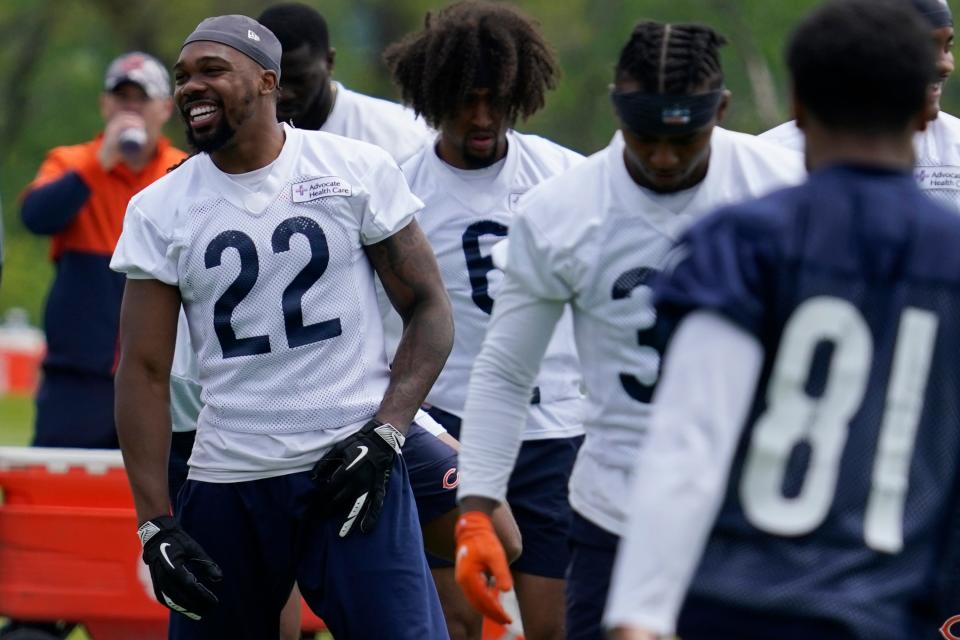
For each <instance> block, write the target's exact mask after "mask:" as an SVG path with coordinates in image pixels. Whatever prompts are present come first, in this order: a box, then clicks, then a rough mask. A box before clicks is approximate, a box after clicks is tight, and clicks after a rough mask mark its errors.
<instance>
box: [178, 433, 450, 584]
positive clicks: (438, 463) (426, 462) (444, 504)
mask: <svg viewBox="0 0 960 640" xmlns="http://www.w3.org/2000/svg"><path fill="white" fill-rule="evenodd" d="M196 436H197V432H196V431H179V432H178V431H174V432H173V438H172V440H171V441H170V463H169V466H168V469H167V472H168V475H167V479H168V483H169V488H170V501H171V502H172V503H173V510H174V513H176V511H177V496H178V495H179V493H180V487H182V486H183V483H184V482H186V481H187V472H188V470H189V467H188V466H187V461H188V460H189V459H190V453H191V452H192V451H193V441H194V440H195V439H196ZM403 458H404V461H405V462H406V465H407V475H409V476H410V486H411V487H412V488H413V497H414V499H415V500H416V502H417V513H418V514H419V517H420V523H421V524H426V523H428V522H430V521H432V520H435V519H436V518H439V517H440V516H442V515H443V514H445V513H447V512H449V511H453V510H454V509H456V508H457V485H458V484H460V477H459V476H458V475H457V452H456V451H455V450H454V449H453V447H451V446H450V445H448V444H447V443H445V442H443V441H442V440H440V439H439V438H437V437H436V436H434V435H433V434H431V433H430V432H429V431H427V430H426V429H424V428H423V427H421V426H420V425H418V424H416V423H414V424H411V425H410V429H409V431H407V440H406V442H405V443H404V445H403ZM433 561H434V558H433V557H432V556H431V563H433ZM442 562H445V561H438V564H440V563H442ZM431 566H433V565H432V564H431ZM440 566H453V565H452V564H450V563H446V564H445V565H443V564H440Z"/></svg>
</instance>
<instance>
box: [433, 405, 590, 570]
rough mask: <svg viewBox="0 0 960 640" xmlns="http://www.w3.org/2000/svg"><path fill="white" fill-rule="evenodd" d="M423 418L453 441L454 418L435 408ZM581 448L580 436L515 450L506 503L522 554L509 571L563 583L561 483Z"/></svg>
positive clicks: (565, 504)
mask: <svg viewBox="0 0 960 640" xmlns="http://www.w3.org/2000/svg"><path fill="white" fill-rule="evenodd" d="M427 412H428V413H429V414H430V415H431V416H432V417H433V419H434V420H436V421H437V422H439V423H440V424H441V425H443V427H444V428H445V429H446V430H447V431H448V432H450V434H451V435H453V436H454V437H455V438H459V436H460V418H458V417H457V416H455V415H453V414H452V413H449V412H447V411H444V410H442V409H439V408H437V407H430V408H429V409H428V410H427ZM581 443H583V436H576V437H574V438H554V439H549V440H528V441H525V442H524V443H523V445H522V446H521V447H520V453H519V455H518V456H517V462H516V465H515V466H514V469H513V473H512V474H511V475H510V483H509V485H508V486H507V503H508V504H509V505H510V509H511V510H512V511H513V517H514V518H515V519H516V521H517V526H518V527H519V529H520V536H521V538H522V539H523V553H521V554H520V557H519V558H517V560H516V562H514V563H513V564H512V565H511V569H513V570H514V571H518V572H520V573H528V574H530V575H535V576H542V577H546V578H563V576H564V572H565V571H566V568H567V563H568V561H569V547H568V544H567V537H568V535H569V532H570V519H571V515H572V511H571V509H570V502H569V500H568V498H567V483H568V482H569V481H570V472H571V470H572V469H573V463H574V461H575V460H576V458H577V451H578V450H579V449H580V445H581ZM434 566H435V565H434Z"/></svg>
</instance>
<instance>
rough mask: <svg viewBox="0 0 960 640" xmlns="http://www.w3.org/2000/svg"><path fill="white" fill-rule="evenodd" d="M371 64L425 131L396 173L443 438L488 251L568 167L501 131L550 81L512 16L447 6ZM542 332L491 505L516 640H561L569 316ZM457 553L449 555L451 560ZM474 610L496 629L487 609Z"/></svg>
mask: <svg viewBox="0 0 960 640" xmlns="http://www.w3.org/2000/svg"><path fill="white" fill-rule="evenodd" d="M385 58H386V61H387V63H388V65H389V66H390V69H391V71H392V73H393V78H394V80H395V82H396V83H397V84H398V85H399V87H400V89H401V95H402V97H403V100H404V102H405V103H407V104H408V105H409V106H411V107H412V108H413V109H414V111H416V112H417V114H418V115H421V116H423V118H424V119H425V120H426V121H427V123H428V124H430V125H431V126H433V127H435V128H436V129H437V130H438V132H439V135H438V138H437V141H436V144H435V145H430V146H427V147H424V148H423V149H421V150H420V151H419V152H418V153H417V154H416V155H414V156H413V157H412V158H410V159H409V160H408V161H407V162H406V163H404V164H403V167H402V169H403V171H404V174H405V175H406V177H407V180H408V182H409V184H410V188H411V190H412V191H413V192H414V194H416V195H417V196H418V197H419V198H420V199H421V200H423V202H424V204H425V209H424V210H423V211H422V212H421V214H420V215H418V220H419V222H420V224H421V225H422V227H423V229H424V232H425V233H426V234H427V238H428V239H429V240H430V244H431V245H432V246H433V250H434V252H435V254H436V256H437V261H438V263H439V264H440V271H441V275H442V277H443V280H444V284H445V286H446V288H447V293H448V294H449V296H450V299H451V302H452V304H453V312H454V324H455V327H456V331H455V338H454V347H453V351H452V353H451V357H450V358H449V360H448V361H447V363H446V365H445V367H444V369H443V371H442V372H441V374H440V377H439V378H438V380H437V382H436V383H435V384H434V386H433V388H432V390H431V391H430V394H429V395H428V396H427V402H428V403H429V405H430V408H429V412H430V414H431V415H432V416H433V417H434V418H435V419H436V420H437V421H438V422H440V423H441V424H442V425H443V426H444V427H445V428H446V429H447V430H448V431H449V432H450V433H451V434H453V435H454V436H455V437H456V436H458V434H459V432H460V418H461V416H462V415H463V407H464V401H465V399H466V389H467V385H468V381H469V376H470V369H471V368H472V366H473V362H474V359H475V358H476V355H477V353H478V352H479V351H480V346H481V343H482V341H483V336H484V333H485V331H486V327H487V323H488V321H489V318H490V312H491V310H492V308H493V307H495V306H496V305H495V304H494V300H495V299H496V298H497V295H498V291H499V283H500V280H501V278H502V273H501V272H500V270H499V269H497V268H496V267H495V266H494V260H493V258H492V255H491V254H492V251H493V246H494V245H495V244H496V243H498V242H500V241H501V240H502V239H503V237H504V236H505V235H506V234H507V230H508V228H509V226H510V225H511V224H512V221H513V218H514V212H515V211H516V209H517V206H518V202H519V201H520V200H521V198H522V196H523V194H524V193H525V192H526V191H528V190H529V189H531V188H532V187H534V186H535V185H536V184H538V183H540V182H541V181H543V180H545V179H547V178H549V177H551V176H554V175H557V174H559V173H562V172H564V171H566V170H567V169H569V168H570V167H572V166H574V165H575V164H577V163H578V162H580V161H581V160H582V158H581V156H580V155H579V154H577V153H574V152H572V151H570V150H569V149H565V148H564V147H561V146H559V145H557V144H555V143H553V142H550V141H548V140H545V139H543V138H540V137H537V136H532V135H525V134H521V133H518V132H516V131H514V130H513V129H512V127H513V125H514V123H515V122H516V121H517V119H518V118H527V117H529V116H531V115H533V114H534V113H536V112H537V111H539V110H540V109H541V108H542V107H543V106H544V103H545V98H546V93H547V91H548V90H549V89H552V88H553V87H554V85H555V84H556V79H557V75H558V71H559V70H558V67H557V63H556V60H555V58H554V54H553V52H552V51H551V49H550V47H549V45H548V44H547V43H546V42H545V41H544V39H543V36H542V35H541V34H540V32H539V29H538V27H537V25H536V24H535V23H534V22H533V21H532V20H531V19H530V18H529V17H527V16H526V15H524V14H523V13H521V12H520V11H519V10H517V9H515V8H513V7H510V6H509V5H507V4H500V3H492V2H486V1H475V0H468V1H466V2H460V3H457V4H454V5H452V6H450V7H447V8H445V9H443V10H441V11H440V12H438V13H436V14H431V15H429V16H428V17H427V20H426V25H425V27H424V28H423V29H422V30H421V31H419V32H416V33H413V34H410V35H409V36H407V37H406V38H405V39H404V40H402V41H401V42H399V43H396V44H394V45H393V46H391V47H390V48H388V50H387V52H386V54H385ZM497 304H499V303H497ZM551 334H553V336H554V337H553V342H552V344H551V348H550V350H549V351H548V354H547V358H546V363H545V365H544V367H543V373H542V375H541V376H540V377H539V378H538V379H537V380H536V386H534V384H531V385H530V388H528V389H526V391H525V397H524V402H523V404H524V407H523V412H522V413H523V417H522V423H523V425H525V429H520V430H518V431H517V434H516V436H517V439H518V441H519V440H520V439H522V440H523V445H522V446H519V443H518V447H517V449H518V451H514V457H516V454H517V453H518V452H519V458H518V460H517V464H516V470H515V471H514V472H513V474H512V476H511V475H510V473H509V469H506V470H505V473H504V476H503V481H504V482H503V487H502V488H503V494H501V495H500V496H499V499H500V500H501V501H503V500H504V499H505V500H506V501H507V502H509V504H510V506H511V508H512V509H513V513H514V517H515V518H516V521H517V524H518V526H519V528H520V533H521V536H522V539H523V552H522V553H521V555H520V557H519V558H518V559H517V561H516V562H515V563H514V564H513V567H512V569H513V571H512V576H511V572H510V570H509V569H507V566H506V563H504V564H503V565H502V566H501V567H500V569H502V570H503V572H504V574H503V579H504V580H506V581H507V582H508V583H509V582H510V581H511V580H515V581H516V593H517V599H518V601H519V605H520V615H521V618H522V621H523V630H524V635H525V636H526V637H527V638H528V639H530V640H539V639H552V638H562V637H563V636H564V628H563V623H564V614H563V598H564V595H563V594H564V580H563V574H564V570H565V567H566V564H567V547H566V537H567V531H568V529H569V525H570V517H571V512H570V507H569V502H568V499H567V483H568V480H569V476H570V471H571V469H572V467H573V462H574V459H575V457H576V453H577V450H578V448H579V446H580V443H581V441H582V438H583V436H582V434H583V427H582V421H583V406H584V405H583V398H582V393H581V391H580V388H581V379H580V374H579V371H578V361H577V356H576V350H575V347H574V344H573V332H572V325H571V318H570V317H569V316H568V317H566V318H565V319H564V320H563V321H562V323H561V325H560V327H559V328H558V329H557V331H556V332H554V331H553V330H552V327H551V330H550V331H548V337H549V335H551ZM521 431H522V434H521ZM510 461H511V464H510V466H513V464H512V462H513V458H511V459H510ZM508 476H509V482H508V481H507V480H508ZM490 525H491V523H490V520H489V518H487V516H486V515H484V514H480V513H473V514H470V515H469V516H467V517H466V518H465V519H464V518H461V519H460V520H459V521H458V522H457V536H458V539H459V540H460V541H461V542H462V541H463V540H464V539H465V537H466V536H468V535H470V533H469V532H471V531H475V530H477V529H481V530H486V529H485V528H486V527H488V526H490ZM490 530H491V531H492V529H490ZM497 545H498V547H499V545H500V543H499V542H497ZM463 553H464V549H463V548H462V547H461V548H458V556H460V557H462V555H461V554H463ZM458 582H460V584H461V586H462V587H464V589H465V594H466V596H467V598H468V599H469V600H470V601H471V602H473V603H474V605H475V606H476V605H477V600H478V598H481V597H482V595H483V594H482V593H481V591H482V588H473V587H471V586H467V585H465V584H464V583H463V582H461V581H460V576H459V575H458ZM484 612H485V613H488V614H490V615H491V617H493V618H495V619H497V620H499V621H501V622H507V621H508V617H507V615H506V613H505V612H504V610H503V609H502V608H501V607H500V605H499V604H497V605H495V606H494V607H493V608H486V609H484ZM448 619H449V617H448ZM476 622H477V623H479V617H478V616H477V617H476Z"/></svg>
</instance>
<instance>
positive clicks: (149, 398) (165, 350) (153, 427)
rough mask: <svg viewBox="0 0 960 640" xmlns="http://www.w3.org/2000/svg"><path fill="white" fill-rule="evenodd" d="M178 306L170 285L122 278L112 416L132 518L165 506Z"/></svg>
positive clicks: (142, 519) (161, 512)
mask: <svg viewBox="0 0 960 640" xmlns="http://www.w3.org/2000/svg"><path fill="white" fill-rule="evenodd" d="M179 310H180V291H179V289H177V288H176V287H172V286H170V285H167V284H164V283H162V282H160V281H159V280H134V279H128V280H127V286H126V289H125V291H124V294H123V304H122V306H121V309H120V362H119V364H118V366H117V375H116V421H117V433H118V435H119V437H120V446H121V448H122V449H123V461H124V465H125V466H126V469H127V475H128V476H129V479H130V487H131V489H132V491H133V499H134V503H135V505H136V509H137V521H138V523H143V522H145V521H147V520H150V519H151V518H156V517H157V516H165V515H167V514H168V513H169V511H170V507H169V505H170V496H169V495H168V493H169V491H168V489H167V455H168V453H169V451H170V406H169V397H170V366H171V362H172V361H173V346H174V341H175V337H176V333H177V314H178V312H179Z"/></svg>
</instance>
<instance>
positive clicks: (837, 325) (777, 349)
mask: <svg viewBox="0 0 960 640" xmlns="http://www.w3.org/2000/svg"><path fill="white" fill-rule="evenodd" d="M935 57H936V53H935V51H934V47H933V46H932V43H931V42H930V37H929V23H925V22H924V21H923V20H922V19H921V18H920V16H918V15H917V14H916V12H915V11H913V10H912V9H911V8H909V7H908V6H906V5H905V3H903V2H902V1H897V0H832V1H830V2H825V3H824V4H823V5H822V6H821V7H820V8H818V9H816V10H815V11H814V12H813V13H811V15H810V16H809V17H808V18H806V19H805V20H804V21H803V22H802V23H801V24H800V26H799V27H798V28H797V29H796V30H795V32H794V34H793V35H792V36H791V38H790V41H789V45H788V47H787V55H786V62H787V66H788V67H789V70H790V76H791V80H792V83H791V84H792V88H793V96H792V101H791V102H792V107H793V112H794V114H795V115H796V118H797V124H798V126H799V127H800V128H801V129H802V130H803V131H804V133H805V135H806V163H807V165H808V167H809V168H810V176H809V178H808V180H807V182H806V183H805V184H803V185H801V186H796V187H792V188H789V189H780V190H778V191H776V192H774V193H772V194H769V195H767V196H765V197H762V198H759V199H756V200H750V201H747V202H742V203H738V204H734V205H731V206H729V207H724V208H723V209H722V210H721V211H719V212H717V213H715V214H714V215H711V216H709V217H707V218H706V219H704V220H701V221H699V222H697V223H696V224H695V225H694V226H693V227H692V228H690V229H689V230H688V231H687V232H686V233H685V234H684V237H683V239H682V240H681V243H680V245H679V248H678V254H679V255H680V256H681V257H680V258H679V259H678V260H677V261H676V264H675V265H674V267H673V268H672V269H671V270H670V272H669V273H667V274H664V276H663V277H662V278H659V279H658V281H657V283H656V284H655V286H654V289H655V292H654V301H655V305H656V309H657V312H658V314H659V322H661V323H662V324H663V325H665V328H666V330H667V331H669V332H670V333H671V334H672V337H671V338H670V341H669V347H668V349H667V351H666V354H665V363H664V367H663V371H664V373H663V378H662V381H661V382H660V385H659V386H658V388H657V394H656V399H655V402H654V405H653V412H652V415H651V418H650V425H651V426H650V435H649V438H648V440H647V442H646V443H645V444H644V447H643V450H642V451H641V452H640V453H639V458H638V460H637V465H636V472H635V474H634V480H633V482H634V487H633V489H634V490H633V494H632V499H630V501H629V502H628V505H629V506H628V511H629V513H630V520H629V523H628V525H627V527H626V528H625V529H624V532H623V538H622V541H621V543H620V549H619V551H618V558H617V563H616V571H615V572H614V578H613V584H612V587H611V590H610V591H611V593H610V598H609V601H608V605H607V611H606V613H605V614H604V620H605V623H606V624H607V626H609V627H610V628H612V629H613V630H614V632H613V635H612V636H611V637H612V638H616V640H655V639H656V638H663V637H664V636H668V635H672V634H673V633H674V632H676V633H677V635H679V636H680V637H681V638H683V639H684V640H708V639H710V640H712V639H714V638H736V639H737V640H758V639H764V640H765V639H768V638H771V639H772V638H775V639H776V640H810V639H813V638H815V639H816V640H915V639H920V638H934V637H941V636H942V637H943V638H947V639H954V638H956V637H957V635H956V634H957V633H958V630H960V624H958V621H960V617H958V616H957V615H956V614H957V613H958V611H960V609H958V597H957V596H958V591H957V587H958V584H960V571H958V568H957V556H958V551H960V544H958V542H960V541H958V538H957V534H958V532H960V528H958V525H957V523H958V517H960V500H958V491H960V474H958V470H960V429H958V426H960V415H958V412H957V403H956V399H957V397H958V395H960V377H958V376H957V367H956V362H955V358H956V353H957V350H958V348H960V333H958V331H957V327H958V320H960V318H958V313H960V253H958V252H957V246H958V245H960V217H958V216H957V215H956V211H955V210H951V209H952V207H945V206H943V203H940V202H937V201H935V200H934V199H931V198H929V197H927V196H925V195H924V193H923V192H922V190H921V189H920V188H918V185H917V184H916V181H915V180H914V179H913V176H912V175H911V174H912V170H913V163H914V159H915V150H914V145H913V141H914V135H915V133H916V132H917V131H920V130H922V129H923V128H924V127H926V126H928V115H929V114H928V112H927V109H928V106H929V86H930V83H931V82H935V81H936V78H937V70H936V62H935ZM464 466H466V465H464ZM650 486H655V487H656V488H657V491H655V492H652V491H649V490H648V487H650ZM938 610H939V611H938ZM945 621H946V622H945ZM938 628H939V629H938ZM938 630H939V634H938V633H937V632H938Z"/></svg>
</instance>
